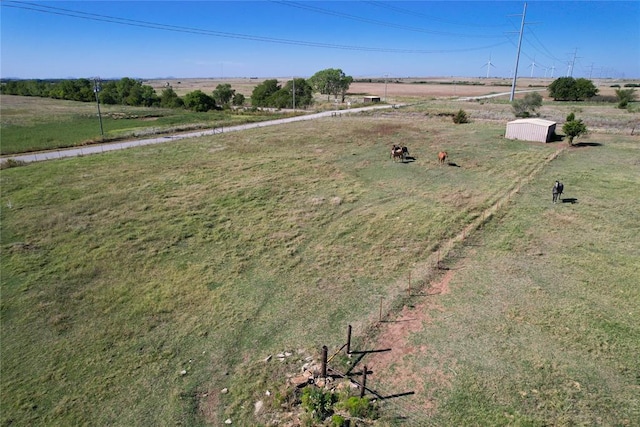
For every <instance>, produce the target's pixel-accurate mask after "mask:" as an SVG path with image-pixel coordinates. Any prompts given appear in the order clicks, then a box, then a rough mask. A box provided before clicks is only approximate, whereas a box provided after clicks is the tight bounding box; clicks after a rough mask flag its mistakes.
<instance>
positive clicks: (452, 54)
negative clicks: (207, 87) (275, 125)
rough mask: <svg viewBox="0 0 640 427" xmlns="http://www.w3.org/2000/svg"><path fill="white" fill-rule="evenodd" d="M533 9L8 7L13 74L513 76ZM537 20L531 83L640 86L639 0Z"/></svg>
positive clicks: (4, 18)
mask: <svg viewBox="0 0 640 427" xmlns="http://www.w3.org/2000/svg"><path fill="white" fill-rule="evenodd" d="M524 4H525V3H524V2H511V1H489V2H486V1H465V2H462V1H334V2H325V1H295V2H293V1H279V0H278V1H275V0H274V1H191V2H189V1H86V0H85V1H77V2H67V1H53V2H51V1H47V2H39V1H12V0H2V3H0V14H1V15H0V19H1V27H0V35H1V41H0V43H1V44H0V48H1V50H0V61H1V62H0V76H1V77H3V78H8V77H19V78H80V77H94V76H100V77H102V78H119V77H139V78H163V77H176V78H189V77H216V78H217V77H289V76H298V77H309V76H311V75H313V74H314V73H315V72H316V71H319V70H322V69H325V68H341V69H342V70H343V71H344V72H345V73H346V74H348V75H351V76H354V77H364V76H373V77H376V76H385V75H388V76H390V77H436V76H456V77H458V76H460V77H486V76H487V70H488V71H489V72H488V75H489V76H491V77H494V76H496V77H511V76H512V75H513V70H514V68H515V62H516V52H517V45H518V33H519V30H520V25H521V21H522V14H523V9H524ZM525 22H526V25H525V28H524V37H523V41H522V53H521V56H520V61H519V66H518V75H519V76H522V77H531V76H533V77H561V76H565V75H572V76H573V77H586V78H594V79H596V78H606V77H612V78H640V2H638V1H629V2H625V1H608V2H596V1H530V2H527V8H526V21H525ZM534 64H535V65H534Z"/></svg>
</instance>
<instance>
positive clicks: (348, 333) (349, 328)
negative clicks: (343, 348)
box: [347, 325, 351, 354]
mask: <svg viewBox="0 0 640 427" xmlns="http://www.w3.org/2000/svg"><path fill="white" fill-rule="evenodd" d="M347 354H351V325H349V326H348V327H347Z"/></svg>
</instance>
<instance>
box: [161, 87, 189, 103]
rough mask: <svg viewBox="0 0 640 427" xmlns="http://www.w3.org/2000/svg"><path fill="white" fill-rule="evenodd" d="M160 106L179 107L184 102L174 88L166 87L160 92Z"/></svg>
mask: <svg viewBox="0 0 640 427" xmlns="http://www.w3.org/2000/svg"><path fill="white" fill-rule="evenodd" d="M160 106H161V107H164V108H178V107H182V106H184V102H183V101H182V98H180V97H179V96H178V94H177V93H176V92H175V91H174V90H173V88H171V87H166V88H164V89H163V90H162V93H161V94H160Z"/></svg>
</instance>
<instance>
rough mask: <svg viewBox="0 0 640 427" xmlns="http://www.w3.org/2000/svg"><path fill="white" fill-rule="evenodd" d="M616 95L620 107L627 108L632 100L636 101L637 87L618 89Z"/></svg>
mask: <svg viewBox="0 0 640 427" xmlns="http://www.w3.org/2000/svg"><path fill="white" fill-rule="evenodd" d="M616 97H617V98H618V108H621V109H624V108H627V106H628V105H629V103H630V102H632V101H635V99H636V94H635V89H616Z"/></svg>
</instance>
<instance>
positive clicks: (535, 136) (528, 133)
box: [504, 119, 556, 142]
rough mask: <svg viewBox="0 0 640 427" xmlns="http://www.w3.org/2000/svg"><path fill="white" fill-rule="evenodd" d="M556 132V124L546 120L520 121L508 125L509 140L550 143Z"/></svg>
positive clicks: (506, 135) (507, 135)
mask: <svg viewBox="0 0 640 427" xmlns="http://www.w3.org/2000/svg"><path fill="white" fill-rule="evenodd" d="M555 132H556V122H552V121H551V120H544V119H518V120H514V121H512V122H509V123H507V132H506V134H505V135H504V137H505V138H507V139H521V140H523V141H539V142H549V141H551V139H552V138H553V135H554V134H555Z"/></svg>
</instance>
